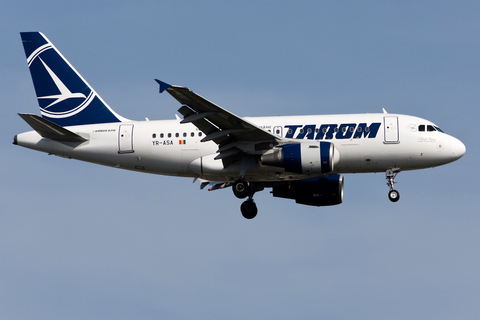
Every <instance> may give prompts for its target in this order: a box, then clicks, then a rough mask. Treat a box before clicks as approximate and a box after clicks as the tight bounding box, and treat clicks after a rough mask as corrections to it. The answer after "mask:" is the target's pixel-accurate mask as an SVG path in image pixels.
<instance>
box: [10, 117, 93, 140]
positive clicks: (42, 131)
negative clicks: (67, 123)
mask: <svg viewBox="0 0 480 320" xmlns="http://www.w3.org/2000/svg"><path fill="white" fill-rule="evenodd" d="M18 115H19V116H20V117H22V119H23V120H25V122H26V123H28V124H29V125H30V127H32V128H33V130H35V131H37V133H38V134H39V135H41V136H42V137H44V138H48V139H52V140H56V141H65V142H84V141H87V139H85V138H83V137H81V136H79V135H78V134H76V133H73V132H72V131H70V130H67V129H65V128H63V127H61V126H59V125H58V124H55V123H53V122H51V121H48V120H47V119H43V118H42V117H39V116H37V115H35V114H28V113H19V114H18Z"/></svg>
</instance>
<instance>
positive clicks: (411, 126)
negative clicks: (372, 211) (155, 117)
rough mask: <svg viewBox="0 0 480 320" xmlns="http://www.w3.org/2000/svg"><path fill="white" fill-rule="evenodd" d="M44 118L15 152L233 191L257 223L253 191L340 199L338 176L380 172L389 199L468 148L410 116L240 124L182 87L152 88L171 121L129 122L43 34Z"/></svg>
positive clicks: (30, 42)
mask: <svg viewBox="0 0 480 320" xmlns="http://www.w3.org/2000/svg"><path fill="white" fill-rule="evenodd" d="M21 38H22V41H23V47H24V49H25V54H26V57H27V63H28V67H29V69H30V73H31V75H32V79H33V84H34V87H35V91H36V95H37V99H38V104H39V106H40V112H41V115H42V116H41V117H40V116H37V115H34V114H25V113H22V114H19V115H20V116H21V117H22V118H23V119H24V120H25V121H26V122H27V123H28V124H29V125H30V126H31V127H32V128H33V129H34V131H29V132H25V133H21V134H18V135H16V136H15V138H14V144H16V145H19V146H22V147H26V148H30V149H34V150H38V151H42V152H46V153H48V154H54V155H57V156H60V157H65V158H70V159H77V160H82V161H87V162H92V163H96V164H102V165H106V166H111V167H115V168H120V169H127V170H133V171H138V172H146V173H154V174H161V175H169V176H178V177H191V178H194V179H199V180H200V181H201V188H202V189H203V188H204V187H206V186H209V188H210V190H215V189H220V188H226V187H232V189H233V193H234V194H235V196H236V197H238V198H241V199H245V198H246V201H244V202H243V203H242V205H241V212H242V214H243V216H244V217H245V218H247V219H251V218H254V217H255V216H256V215H257V206H256V204H255V202H254V201H253V196H254V194H255V193H256V192H258V191H261V190H263V189H264V188H271V189H272V194H273V196H274V197H280V198H287V199H293V200H295V201H296V202H297V203H299V204H304V205H311V206H329V205H336V204H340V203H342V201H343V181H344V178H343V176H342V175H341V174H346V173H361V172H385V173H386V179H387V185H388V187H389V189H390V191H389V193H388V196H389V198H390V200H391V201H393V202H396V201H398V200H399V197H400V194H399V192H398V191H397V190H395V189H394V187H393V186H394V183H395V180H394V178H395V176H396V175H397V174H398V173H399V172H400V171H405V170H416V169H424V168H431V167H435V166H439V165H443V164H446V163H449V162H452V161H455V160H457V159H459V158H460V157H462V156H463V154H464V153H465V145H464V144H463V143H462V142H461V141H459V140H458V139H456V138H454V137H452V136H450V135H448V134H445V133H444V132H443V131H442V130H440V128H439V127H438V126H436V125H435V124H433V123H432V122H430V121H428V120H425V119H421V118H418V117H414V116H408V115H400V114H390V113H387V112H386V111H385V110H383V113H377V114H344V115H316V116H277V117H255V118H253V117H252V118H241V117H239V116H237V115H235V114H233V113H231V112H229V111H227V110H225V109H223V108H221V107H219V106H217V105H216V104H214V103H212V102H210V101H208V100H206V99H205V98H203V97H201V96H199V95H198V94H196V93H194V92H192V91H190V90H189V89H188V88H185V87H180V86H172V85H169V84H167V83H165V82H162V81H160V80H156V81H157V83H158V84H159V86H160V92H164V91H167V92H168V93H170V94H171V95H172V96H173V97H174V98H175V99H176V100H178V102H180V104H181V107H180V109H178V111H179V113H181V114H182V115H183V119H181V118H180V117H178V116H177V119H176V120H159V121H149V120H148V119H146V121H133V120H128V119H126V118H124V117H122V116H120V115H118V114H117V113H116V112H115V111H113V109H111V108H110V107H109V106H108V105H107V104H106V103H105V101H103V100H102V98H101V97H100V96H99V95H98V94H97V92H95V90H94V89H93V88H92V87H91V86H90V85H89V84H88V83H87V82H86V81H85V79H83V77H82V76H81V75H80V74H79V73H78V72H77V71H76V70H75V69H74V68H73V66H72V65H71V64H70V63H69V62H68V61H67V60H66V59H65V58H64V57H63V55H62V54H61V53H60V52H59V51H58V50H57V49H56V48H55V47H54V46H53V44H52V43H51V42H50V41H49V40H48V39H47V38H46V37H45V36H44V35H43V34H42V33H39V32H24V33H21Z"/></svg>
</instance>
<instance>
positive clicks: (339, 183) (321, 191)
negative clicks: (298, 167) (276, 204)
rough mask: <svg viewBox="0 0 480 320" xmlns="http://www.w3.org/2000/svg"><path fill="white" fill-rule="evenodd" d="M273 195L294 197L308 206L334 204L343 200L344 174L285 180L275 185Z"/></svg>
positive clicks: (297, 201) (296, 200)
mask: <svg viewBox="0 0 480 320" xmlns="http://www.w3.org/2000/svg"><path fill="white" fill-rule="evenodd" d="M272 193H273V196H274V197H279V198H287V199H294V200H295V202H296V203H299V204H305V205H308V206H317V207H321V206H332V205H336V204H340V203H342V201H343V176H342V175H339V174H332V175H330V176H326V177H321V178H313V179H307V180H300V181H291V182H285V183H284V184H281V185H278V186H274V187H273V192H272Z"/></svg>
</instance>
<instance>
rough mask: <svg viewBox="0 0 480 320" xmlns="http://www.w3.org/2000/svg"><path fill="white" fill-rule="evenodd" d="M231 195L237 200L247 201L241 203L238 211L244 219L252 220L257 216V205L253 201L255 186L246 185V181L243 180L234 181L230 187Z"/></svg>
mask: <svg viewBox="0 0 480 320" xmlns="http://www.w3.org/2000/svg"><path fill="white" fill-rule="evenodd" d="M232 189H233V194H235V196H236V197H237V198H239V199H245V198H246V197H248V199H247V200H246V201H245V202H243V203H242V205H241V206H240V210H241V211H242V215H243V217H244V218H245V219H253V218H255V217H256V216H257V213H258V209H257V205H256V204H255V202H254V201H253V195H254V194H255V192H256V191H258V190H257V186H256V185H255V184H252V183H250V185H249V184H248V182H247V181H245V180H244V179H240V180H237V181H235V183H234V184H233V186H232Z"/></svg>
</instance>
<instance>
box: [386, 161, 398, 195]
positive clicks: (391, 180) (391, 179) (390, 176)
mask: <svg viewBox="0 0 480 320" xmlns="http://www.w3.org/2000/svg"><path fill="white" fill-rule="evenodd" d="M397 174H398V172H394V171H393V170H392V169H388V170H387V172H386V178H387V186H388V187H389V188H390V191H389V192H388V199H390V201H392V202H397V201H398V200H400V193H399V192H398V191H397V190H395V189H393V184H394V183H397V181H395V177H396V176H397Z"/></svg>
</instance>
